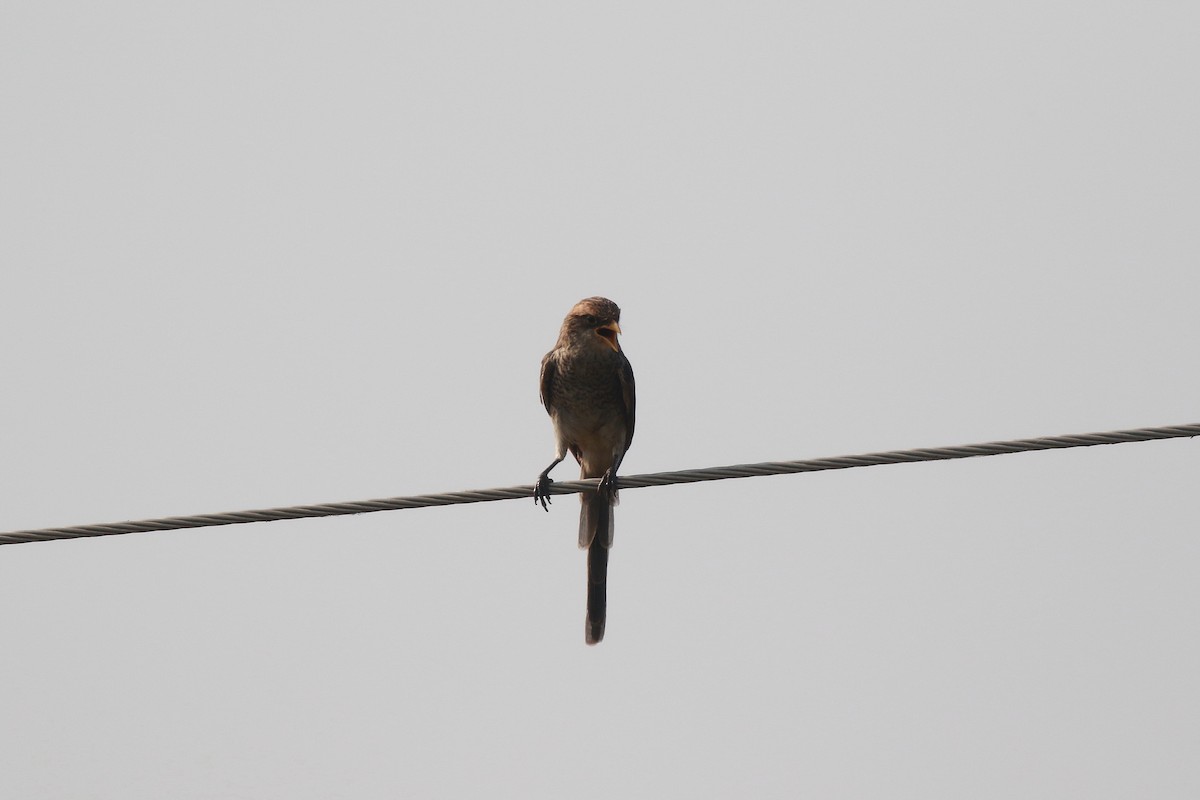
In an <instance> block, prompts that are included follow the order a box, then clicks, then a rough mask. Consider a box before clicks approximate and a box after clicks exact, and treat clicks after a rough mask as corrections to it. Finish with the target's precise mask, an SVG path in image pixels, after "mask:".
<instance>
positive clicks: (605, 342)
mask: <svg viewBox="0 0 1200 800" xmlns="http://www.w3.org/2000/svg"><path fill="white" fill-rule="evenodd" d="M620 320H621V309H620V308H619V307H618V306H617V304H616V303H614V302H613V301H612V300H609V299H608V298H605V297H588V298H586V299H584V300H580V301H579V302H578V303H576V304H575V305H574V307H572V308H571V310H570V312H568V313H567V316H566V318H565V319H563V323H562V328H561V329H560V330H559V332H558V341H557V342H555V344H554V349H553V350H551V351H550V352H549V353H547V354H546V355H545V357H544V358H542V369H541V381H540V394H541V400H542V405H544V406H545V407H546V413H548V414H549V415H550V421H551V423H552V424H553V426H554V439H555V447H556V449H555V453H554V460H553V461H552V462H550V466H548V467H546V469H544V470H542V473H541V475H539V476H538V479H537V483H535V484H534V503H535V504H536V503H540V504H541V506H542V508H543V509H545V510H546V511H549V510H550V509H549V503H550V485H551V484H552V483H553V481H552V480H551V478H550V470H552V469H554V468H555V467H556V466H558V465H559V464H560V463H562V461H563V459H565V458H566V456H567V453H568V452H569V453H571V455H573V456H575V460H576V461H578V462H579V477H580V478H600V479H601V480H600V484H599V486H598V487H597V488H596V490H594V491H586V492H581V493H580V495H579V500H580V509H579V547H580V548H581V549H586V550H587V554H588V555H587V573H588V584H587V616H586V618H585V621H584V640H585V641H586V642H587V643H588V644H589V645H594V644H598V643H599V642H600V641H601V640H602V639H603V638H604V623H605V615H606V605H607V583H608V551H609V549H611V548H612V545H613V506H615V505H616V504H617V502H618V496H617V471H618V470H619V469H620V467H621V462H622V461H623V460H624V458H625V453H627V452H628V451H629V445H630V444H631V443H632V442H633V426H634V419H635V410H636V408H635V391H634V381H633V367H632V366H630V364H629V359H628V358H626V357H625V353H624V351H623V350H622V349H621V344H620V342H618V341H617V336H618V335H620V333H621V325H620Z"/></svg>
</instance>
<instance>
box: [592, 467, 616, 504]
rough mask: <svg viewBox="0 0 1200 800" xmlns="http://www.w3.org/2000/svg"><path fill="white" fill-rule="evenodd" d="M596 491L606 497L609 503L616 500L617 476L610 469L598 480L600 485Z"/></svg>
mask: <svg viewBox="0 0 1200 800" xmlns="http://www.w3.org/2000/svg"><path fill="white" fill-rule="evenodd" d="M596 489H597V490H598V491H599V492H600V494H602V495H604V496H605V497H607V498H608V500H609V502H613V501H615V500H616V499H617V476H616V475H615V474H614V473H613V471H612V470H611V469H610V470H607V471H606V472H605V473H604V477H603V478H601V479H600V485H599V486H597V487H596Z"/></svg>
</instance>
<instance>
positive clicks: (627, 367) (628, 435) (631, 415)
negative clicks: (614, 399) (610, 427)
mask: <svg viewBox="0 0 1200 800" xmlns="http://www.w3.org/2000/svg"><path fill="white" fill-rule="evenodd" d="M617 378H618V380H620V382H621V405H622V408H621V412H622V414H623V415H624V417H625V449H626V450H628V449H629V445H630V444H631V443H632V442H633V423H634V421H635V420H636V418H637V413H636V412H637V393H636V392H635V391H634V386H633V366H632V365H631V364H630V363H629V359H628V358H626V357H625V354H624V353H622V354H621V371H620V372H619V373H618V375H617Z"/></svg>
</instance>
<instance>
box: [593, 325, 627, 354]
mask: <svg viewBox="0 0 1200 800" xmlns="http://www.w3.org/2000/svg"><path fill="white" fill-rule="evenodd" d="M620 332H621V326H620V325H618V324H617V323H615V322H606V323H604V324H603V325H601V326H600V327H599V328H596V335H597V336H599V337H601V338H602V339H604V343H605V344H607V345H608V346H609V347H611V348H612V349H613V350H614V351H615V352H618V353H619V352H621V346H620V345H619V344H617V334H619V333H620Z"/></svg>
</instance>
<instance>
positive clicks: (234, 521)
mask: <svg viewBox="0 0 1200 800" xmlns="http://www.w3.org/2000/svg"><path fill="white" fill-rule="evenodd" d="M1198 435H1200V423H1195V424H1191V425H1173V426H1168V427H1162V428H1133V429H1130V430H1121V431H1109V432H1107V433H1081V434H1075V435H1070V436H1044V437H1041V438H1037V439H1011V440H1008V441H1001V442H984V443H982V444H967V445H958V446H952V447H931V448H920V449H915V450H892V451H888V452H883V453H865V454H863V455H856V456H837V457H834V458H813V459H807V460H803V461H765V462H762V463H759V464H736V465H733V466H728V467H705V468H703V469H689V470H680V471H678V472H654V473H649V474H645V475H622V476H621V478H620V485H621V488H622V489H640V488H644V487H647V486H669V485H671V484H677V483H698V482H700V481H721V480H728V479H731V478H756V477H761V476H764V475H789V474H793V473H797V472H823V471H826V470H834V469H852V468H855V467H875V466H881V465H884V464H908V463H914V462H918V461H945V460H948V459H955V458H976V457H979V456H996V455H1004V454H1007V453H1023V452H1029V451H1034V450H1059V449H1065V448H1069V447H1094V446H1095V445H1101V444H1123V443H1126V442H1146V441H1152V440H1155V439H1176V438H1182V437H1191V436H1198ZM599 482H600V481H599V479H597V478H591V479H587V480H578V481H561V482H560V481H556V482H554V483H553V484H551V486H550V494H552V495H557V494H575V493H576V492H582V491H586V490H588V489H595V488H596V486H597V484H599ZM532 496H533V485H532V484H527V485H523V486H510V487H507V488H503V489H478V490H474V491H466V492H446V493H444V494H424V495H416V496H413V497H392V498H387V499H382V500H360V501H357V502H349V503H325V504H322V505H313V506H287V507H284V508H264V509H257V510H251V511H233V512H228V513H223V514H200V515H196V516H190V517H163V518H160V519H147V520H140V521H136V522H115V523H109V524H103V525H76V526H72V527H69V528H41V529H37V530H25V531H10V532H7V533H0V545H5V544H25V543H29V542H45V541H52V540H55V539H78V538H82V537H89V536H112V535H116V534H121V533H150V532H152V531H170V530H181V529H184V528H207V527H213V526H217V525H238V524H241V523H244V522H271V521H275V520H283V519H304V518H307V517H334V516H341V515H345V514H369V513H371V512H373V511H398V510H400V509H405V508H427V507H430V506H450V505H458V504H461V503H489V502H493V501H496V500H519V499H521V498H530V497H532Z"/></svg>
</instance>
